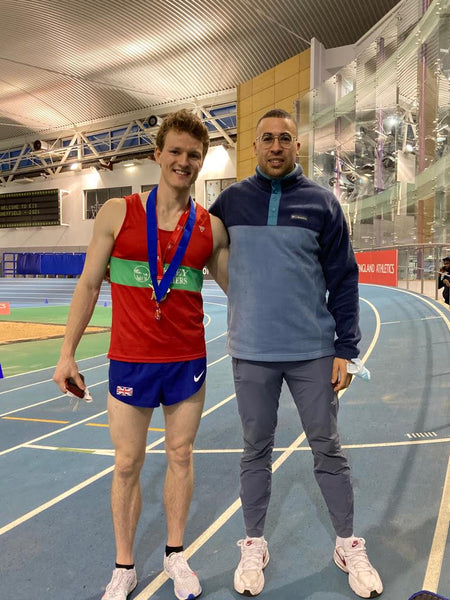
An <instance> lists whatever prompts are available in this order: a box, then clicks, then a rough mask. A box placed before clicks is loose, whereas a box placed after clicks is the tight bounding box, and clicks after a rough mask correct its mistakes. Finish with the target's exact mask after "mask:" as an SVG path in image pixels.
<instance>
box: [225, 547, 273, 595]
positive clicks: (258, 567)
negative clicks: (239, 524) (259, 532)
mask: <svg viewBox="0 0 450 600" xmlns="http://www.w3.org/2000/svg"><path fill="white" fill-rule="evenodd" d="M237 545H238V546H240V547H241V560H240V561H239V564H238V566H237V569H236V571H235V572H234V589H235V590H236V591H237V592H239V593H240V594H244V596H257V595H258V594H259V593H260V592H262V590H263V587H264V573H263V569H265V568H266V566H267V564H268V562H269V559H270V555H269V550H268V548H267V542H266V540H265V539H264V537H258V538H251V537H247V538H246V539H245V540H239V541H238V542H237Z"/></svg>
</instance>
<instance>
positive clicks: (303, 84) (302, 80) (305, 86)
mask: <svg viewBox="0 0 450 600" xmlns="http://www.w3.org/2000/svg"><path fill="white" fill-rule="evenodd" d="M310 77H311V75H310V71H309V69H308V70H306V69H304V70H303V71H300V74H299V78H298V91H299V92H307V91H309V86H310Z"/></svg>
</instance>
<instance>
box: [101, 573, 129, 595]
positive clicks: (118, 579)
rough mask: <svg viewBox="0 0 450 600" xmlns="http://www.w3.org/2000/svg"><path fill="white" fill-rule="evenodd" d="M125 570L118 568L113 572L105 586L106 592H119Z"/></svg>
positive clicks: (124, 576)
mask: <svg viewBox="0 0 450 600" xmlns="http://www.w3.org/2000/svg"><path fill="white" fill-rule="evenodd" d="M126 576H127V572H126V571H123V570H120V569H118V570H117V571H115V572H114V573H113V576H112V579H111V581H110V582H109V583H108V585H107V586H106V591H107V592H119V591H121V585H122V582H123V581H124V579H126Z"/></svg>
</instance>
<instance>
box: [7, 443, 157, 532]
mask: <svg viewBox="0 0 450 600" xmlns="http://www.w3.org/2000/svg"><path fill="white" fill-rule="evenodd" d="M162 441H164V438H160V439H159V440H156V441H155V442H153V444H154V445H158V444H161V442H162ZM153 444H150V446H152V445H153ZM150 446H149V447H150ZM112 471H114V465H112V466H111V467H108V468H107V469H104V470H103V471H100V473H97V474H96V475H93V476H92V477H89V479H85V480H84V481H82V482H81V483H79V484H78V485H75V486H74V487H72V488H70V490H66V491H65V492H63V493H62V494H60V495H59V496H56V497H55V498H52V499H51V500H49V501H48V502H45V503H44V504H41V505H40V506H38V507H37V508H35V509H33V510H30V511H29V512H27V513H26V514H24V515H22V516H21V517H19V518H18V519H15V520H14V521H11V522H10V523H8V524H7V525H5V526H4V527H2V528H0V536H1V535H3V534H4V533H6V532H8V531H11V529H14V528H15V527H17V526H18V525H22V523H25V521H28V520H29V519H32V518H33V517H35V516H36V515H38V514H40V513H41V512H44V510H47V508H50V507H51V506H54V505H55V504H58V502H61V501H62V500H65V499H66V498H68V497H69V496H72V495H73V494H75V493H76V492H79V491H80V490H82V489H83V488H85V487H87V486H88V485H90V484H91V483H94V482H95V481H98V480H99V479H101V478H102V477H104V476H105V475H108V474H109V473H111V472H112Z"/></svg>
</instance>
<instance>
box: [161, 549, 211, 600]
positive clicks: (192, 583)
mask: <svg viewBox="0 0 450 600" xmlns="http://www.w3.org/2000/svg"><path fill="white" fill-rule="evenodd" d="M164 572H165V573H166V575H167V576H168V577H170V578H171V579H173V591H174V592H175V596H176V597H177V598H178V600H194V598H197V596H200V594H201V593H202V588H201V585H200V582H199V580H198V577H197V575H196V574H195V573H194V571H192V570H191V568H190V566H189V565H188V562H187V560H186V558H185V556H184V554H183V552H172V553H171V554H169V556H165V555H164Z"/></svg>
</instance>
